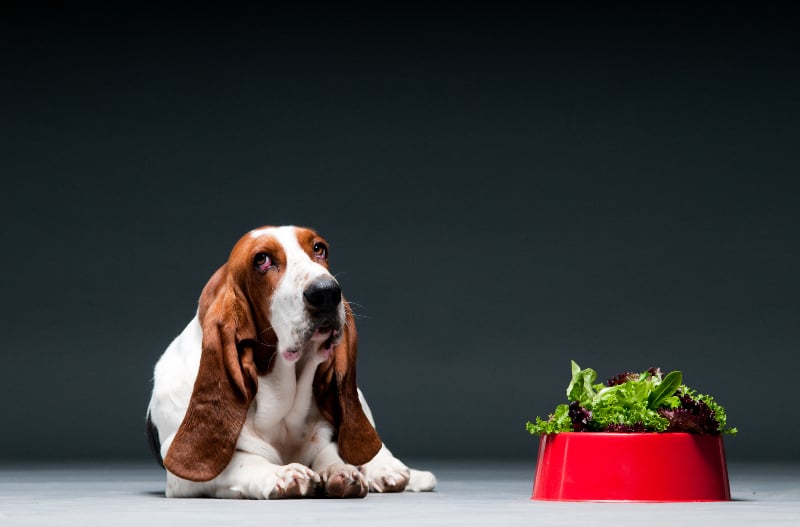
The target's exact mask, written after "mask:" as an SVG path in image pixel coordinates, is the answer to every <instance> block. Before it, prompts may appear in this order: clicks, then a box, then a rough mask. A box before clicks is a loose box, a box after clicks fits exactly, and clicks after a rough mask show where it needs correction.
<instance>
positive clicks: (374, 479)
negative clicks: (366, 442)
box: [361, 457, 411, 492]
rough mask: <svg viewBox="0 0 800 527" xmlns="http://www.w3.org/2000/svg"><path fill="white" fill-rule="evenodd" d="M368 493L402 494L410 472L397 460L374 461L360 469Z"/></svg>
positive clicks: (388, 458) (387, 458)
mask: <svg viewBox="0 0 800 527" xmlns="http://www.w3.org/2000/svg"><path fill="white" fill-rule="evenodd" d="M361 471H362V472H363V473H364V475H365V476H366V477H367V481H368V482H369V491H370V492H402V491H403V490H405V488H406V485H408V480H409V478H410V476H411V471H410V470H409V469H408V467H407V466H405V465H404V464H403V463H402V462H401V461H400V460H399V459H397V458H394V457H385V458H383V459H375V460H373V461H370V462H369V463H367V464H366V465H363V466H362V467H361Z"/></svg>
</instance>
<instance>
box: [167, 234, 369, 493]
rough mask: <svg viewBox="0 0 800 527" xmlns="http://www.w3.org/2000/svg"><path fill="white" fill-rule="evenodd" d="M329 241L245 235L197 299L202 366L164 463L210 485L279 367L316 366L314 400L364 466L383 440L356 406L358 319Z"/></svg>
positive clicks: (342, 445)
mask: <svg viewBox="0 0 800 527" xmlns="http://www.w3.org/2000/svg"><path fill="white" fill-rule="evenodd" d="M328 247H329V246H328V243H327V242H326V241H325V240H324V239H323V238H322V237H321V236H319V235H318V234H317V233H315V232H314V231H312V230H310V229H305V228H299V227H264V228H260V229H256V230H253V231H251V232H249V233H248V234H246V235H244V236H243V237H242V238H241V239H240V240H239V241H238V242H237V243H236V245H235V246H234V247H233V250H232V251H231V253H230V256H229V258H228V261H227V263H226V264H225V265H223V266H222V267H221V268H220V269H219V270H217V272H216V273H214V275H213V276H212V277H211V279H210V280H209V282H208V284H206V287H205V288H204V289H203V293H202V294H201V296H200V303H199V309H198V317H199V320H200V323H201V325H202V328H203V349H202V355H201V359H200V369H199V371H198V375H197V379H196V381H195V385H194V389H193V392H192V397H191V400H190V403H189V408H188V409H187V412H186V416H185V417H184V420H183V422H182V423H181V426H180V428H179V429H178V432H177V433H176V435H175V439H174V440H173V442H172V445H171V446H170V449H169V451H168V453H167V456H166V457H165V459H164V464H165V466H166V468H167V469H169V470H170V472H172V473H174V474H176V475H178V476H180V477H182V478H184V479H189V480H193V481H207V480H210V479H212V478H214V477H215V476H216V475H217V474H219V473H220V472H221V471H222V470H223V469H224V468H225V467H226V466H227V464H228V463H229V462H230V459H231V457H232V456H233V452H234V451H235V447H236V441H237V440H238V437H239V433H240V432H241V429H242V426H243V425H244V421H245V419H246V416H247V409H248V407H249V405H250V403H251V402H252V400H253V397H254V396H255V393H256V391H257V387H258V377H259V376H262V375H268V374H269V371H270V368H271V367H274V361H276V360H280V361H286V362H288V363H300V362H302V363H303V364H304V367H309V366H310V367H316V368H317V372H316V375H315V380H314V387H313V390H314V394H315V397H316V402H317V405H318V407H319V409H320V411H321V412H322V414H323V415H324V416H325V417H326V418H327V419H328V420H329V421H331V423H332V424H333V425H334V427H335V428H336V430H337V432H336V433H337V438H338V439H337V441H338V445H339V451H340V454H341V456H342V458H343V459H344V460H345V461H347V462H349V463H352V464H355V465H359V464H363V463H366V462H367V461H369V460H370V459H371V458H372V457H373V456H374V455H375V454H376V453H377V451H378V450H379V449H380V447H381V441H380V439H379V437H378V435H377V433H376V432H375V430H374V428H373V427H372V425H370V423H369V421H368V419H367V418H366V416H365V415H364V412H363V410H362V408H361V405H360V403H359V401H358V393H357V386H356V378H355V362H356V355H357V337H356V331H355V321H354V319H353V315H352V312H351V311H350V308H349V305H348V304H347V302H346V300H345V299H344V298H343V296H342V292H341V289H340V287H339V283H338V282H337V280H336V279H335V278H334V277H333V275H332V274H331V273H330V270H329V267H328V251H329V249H328Z"/></svg>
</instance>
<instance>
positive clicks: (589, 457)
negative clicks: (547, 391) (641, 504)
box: [531, 432, 731, 502]
mask: <svg viewBox="0 0 800 527" xmlns="http://www.w3.org/2000/svg"><path fill="white" fill-rule="evenodd" d="M531 498H532V499H534V500H551V501H657V502H659V501H660V502H663V501H727V500H730V499H731V493H730V486H729V483H728V468H727V464H726V462H725V448H724V445H723V442H722V436H718V435H703V434H686V433H640V434H626V433H602V432H568V433H561V434H552V435H543V436H541V439H540V440H539V456H538V460H537V463H536V476H535V479H534V482H533V496H531Z"/></svg>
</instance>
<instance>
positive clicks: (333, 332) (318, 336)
mask: <svg viewBox="0 0 800 527" xmlns="http://www.w3.org/2000/svg"><path fill="white" fill-rule="evenodd" d="M340 335H341V331H339V330H338V329H337V328H335V327H334V326H333V325H332V324H330V323H328V322H323V323H322V324H320V325H319V326H317V329H315V330H314V334H313V335H312V336H311V340H312V341H322V344H321V345H320V347H319V351H320V353H322V354H323V355H324V356H325V358H327V357H328V355H330V354H331V352H332V351H333V346H334V345H335V344H337V343H338V341H339V338H340Z"/></svg>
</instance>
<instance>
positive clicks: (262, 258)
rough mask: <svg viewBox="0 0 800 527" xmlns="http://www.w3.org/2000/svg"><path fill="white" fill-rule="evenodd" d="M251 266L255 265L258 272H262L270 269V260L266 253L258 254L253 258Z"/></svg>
mask: <svg viewBox="0 0 800 527" xmlns="http://www.w3.org/2000/svg"><path fill="white" fill-rule="evenodd" d="M253 265H255V267H256V269H257V270H258V271H261V272H264V271H266V270H267V269H269V268H270V267H272V259H271V258H270V257H269V255H268V254H267V253H258V254H257V255H255V257H254V258H253Z"/></svg>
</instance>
